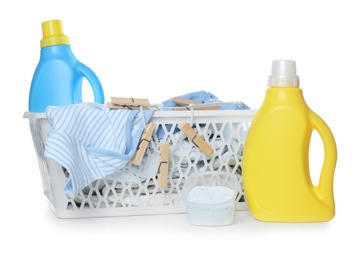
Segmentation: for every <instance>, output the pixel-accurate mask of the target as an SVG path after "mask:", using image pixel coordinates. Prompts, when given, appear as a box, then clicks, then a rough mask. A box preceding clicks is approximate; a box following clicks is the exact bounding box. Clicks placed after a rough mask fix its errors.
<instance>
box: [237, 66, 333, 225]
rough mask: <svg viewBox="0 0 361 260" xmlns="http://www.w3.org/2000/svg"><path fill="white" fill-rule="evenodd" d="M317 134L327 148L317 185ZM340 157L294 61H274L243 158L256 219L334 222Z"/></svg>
mask: <svg viewBox="0 0 361 260" xmlns="http://www.w3.org/2000/svg"><path fill="white" fill-rule="evenodd" d="M313 130H316V131H317V132H318V134H319V136H320V137H321V139H322V143H323V146H324V160H323V165H322V169H321V173H320V177H319V182H318V184H317V185H313V183H312V180H311V175H310V169H309V147H310V142H311V135H312V132H313ZM336 159H337V149H336V143H335V139H334V137H333V134H332V132H331V130H330V129H329V127H328V126H327V124H326V123H325V122H324V121H323V120H322V118H320V117H319V116H318V115H317V114H315V113H314V112H313V111H312V110H311V109H310V108H309V107H308V106H307V104H306V102H305V100H304V97H303V93H302V90H301V88H300V87H299V79H298V76H297V74H296V63H295V61H292V60H275V61H273V63H272V74H271V75H270V76H269V88H268V89H267V91H266V95H265V98H264V101H263V103H262V105H261V107H260V108H259V110H258V112H257V114H256V115H255V117H254V119H253V121H252V124H251V126H250V129H249V132H248V134H247V138H246V140H245V145H244V153H243V159H242V180H243V185H244V191H245V197H246V201H247V203H248V206H249V209H250V211H251V213H252V215H253V216H254V217H255V218H256V219H258V220H260V221H268V222H325V221H329V220H331V219H332V218H333V217H334V216H335V202H334V196H333V178H334V171H335V167H336Z"/></svg>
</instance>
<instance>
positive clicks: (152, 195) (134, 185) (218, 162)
mask: <svg viewBox="0 0 361 260" xmlns="http://www.w3.org/2000/svg"><path fill="white" fill-rule="evenodd" d="M255 113H256V111H255V110H213V111H156V112H155V113H154V114H153V116H152V119H151V122H153V123H154V124H155V131H154V133H153V138H152V140H151V142H150V143H149V146H148V149H147V151H146V153H145V156H144V158H143V161H142V164H141V165H140V166H135V165H133V164H132V163H128V164H127V165H126V166H125V167H124V168H123V169H122V171H121V174H120V175H115V174H114V176H109V177H107V178H104V179H100V180H97V181H95V182H93V183H92V184H91V185H89V186H87V187H86V188H84V189H83V190H82V192H80V193H79V194H78V195H77V196H76V197H74V198H70V197H68V196H67V195H66V194H65V192H64V186H65V182H66V181H67V179H68V178H69V175H68V172H67V170H66V169H65V168H64V167H62V166H61V165H59V164H58V163H56V162H55V161H53V160H51V159H47V158H45V157H44V150H45V144H46V140H47V136H48V133H49V132H50V131H51V130H52V126H51V124H50V123H49V121H48V120H47V118H46V116H45V114H44V113H29V112H25V114H24V118H27V119H29V124H30V129H31V134H32V139H33V143H34V147H35V152H36V155H37V158H38V163H39V169H40V174H41V177H42V182H43V188H44V194H45V196H46V198H47V201H48V204H49V206H50V208H51V209H52V210H53V212H54V214H55V215H56V216H57V217H59V218H85V217H106V216H124V215H147V214H167V213H184V212H185V207H184V204H183V201H182V196H181V190H182V186H183V183H184V180H185V179H186V178H188V177H189V176H191V175H192V174H197V173H199V172H204V171H227V172H231V173H233V174H235V175H236V176H237V177H238V180H239V182H240V184H241V185H240V190H239V191H238V195H237V197H236V206H235V207H236V210H246V209H248V206H247V203H246V202H245V198H244V192H243V187H242V168H241V160H242V152H243V144H244V141H245V138H246V134H247V131H248V129H249V126H250V124H251V121H252V119H253V117H254V114H255ZM184 121H186V122H188V123H189V124H190V125H192V127H193V129H194V130H195V131H196V132H197V134H198V135H199V136H201V137H202V138H203V139H204V140H205V141H206V142H207V143H208V144H209V145H210V146H211V147H212V148H213V149H214V152H213V153H212V154H211V155H210V156H206V155H205V154H204V153H203V152H202V151H201V150H200V149H199V148H198V147H197V146H196V145H195V144H194V143H193V142H192V141H191V140H189V138H188V137H187V136H186V134H185V133H183V132H182V131H179V130H178V128H177V126H178V124H180V123H181V122H184ZM159 128H162V129H163V131H164V137H163V140H162V141H163V142H164V141H166V142H167V143H169V147H170V151H169V163H168V187H167V188H160V187H159V186H158V183H157V179H158V174H159V171H158V170H159V162H160V161H159V158H160V141H161V140H158V137H157V135H156V132H157V130H158V129H159Z"/></svg>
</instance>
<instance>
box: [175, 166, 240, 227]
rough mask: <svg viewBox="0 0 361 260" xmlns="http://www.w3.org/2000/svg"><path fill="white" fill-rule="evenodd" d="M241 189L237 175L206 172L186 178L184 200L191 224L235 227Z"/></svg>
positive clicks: (183, 190)
mask: <svg viewBox="0 0 361 260" xmlns="http://www.w3.org/2000/svg"><path fill="white" fill-rule="evenodd" d="M238 187H239V183H238V180H237V177H236V175H234V174H232V173H227V172H204V173H198V174H195V175H193V176H190V177H189V178H187V179H186V181H185V183H184V186H183V189H182V198H183V201H184V204H185V208H186V212H187V217H188V220H189V222H190V224H192V225H199V226H224V225H230V224H232V223H233V219H234V207H235V198H236V196H237V192H238Z"/></svg>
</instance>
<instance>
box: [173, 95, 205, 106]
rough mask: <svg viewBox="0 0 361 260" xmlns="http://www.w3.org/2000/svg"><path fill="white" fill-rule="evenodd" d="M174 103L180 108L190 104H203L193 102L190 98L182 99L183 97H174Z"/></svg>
mask: <svg viewBox="0 0 361 260" xmlns="http://www.w3.org/2000/svg"><path fill="white" fill-rule="evenodd" d="M172 101H173V103H175V104H176V105H178V106H188V105H190V104H194V105H198V104H203V102H202V101H198V100H192V99H188V98H181V97H174V98H173V99H172Z"/></svg>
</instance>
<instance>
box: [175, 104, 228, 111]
mask: <svg viewBox="0 0 361 260" xmlns="http://www.w3.org/2000/svg"><path fill="white" fill-rule="evenodd" d="M220 108H221V105H217V104H214V105H212V104H210V105H202V106H193V107H192V108H190V107H188V106H185V107H174V108H173V110H174V111H184V110H191V109H193V110H217V109H220Z"/></svg>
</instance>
